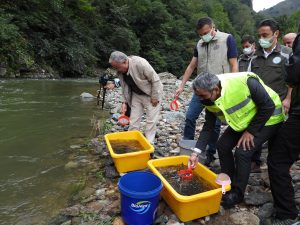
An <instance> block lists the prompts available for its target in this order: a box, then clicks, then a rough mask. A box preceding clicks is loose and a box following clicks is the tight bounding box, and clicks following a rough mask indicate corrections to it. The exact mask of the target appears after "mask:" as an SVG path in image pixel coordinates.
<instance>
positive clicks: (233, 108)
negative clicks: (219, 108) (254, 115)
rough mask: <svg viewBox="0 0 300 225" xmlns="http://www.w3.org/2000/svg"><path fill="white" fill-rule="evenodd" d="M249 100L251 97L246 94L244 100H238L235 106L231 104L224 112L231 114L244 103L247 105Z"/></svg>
mask: <svg viewBox="0 0 300 225" xmlns="http://www.w3.org/2000/svg"><path fill="white" fill-rule="evenodd" d="M250 101H251V98H250V97H249V96H248V97H247V98H246V99H245V100H244V101H242V102H240V103H239V104H236V105H235V106H232V107H231V108H229V109H226V112H227V113H228V114H232V113H234V112H236V111H238V110H239V109H241V108H243V107H244V106H245V105H247V104H248V103H249V102H250Z"/></svg>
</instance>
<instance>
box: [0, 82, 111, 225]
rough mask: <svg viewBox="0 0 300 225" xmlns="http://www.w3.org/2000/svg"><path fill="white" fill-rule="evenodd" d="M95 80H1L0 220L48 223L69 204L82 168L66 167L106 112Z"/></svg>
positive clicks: (8, 222)
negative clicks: (74, 146) (84, 95)
mask: <svg viewBox="0 0 300 225" xmlns="http://www.w3.org/2000/svg"><path fill="white" fill-rule="evenodd" d="M97 88H98V86H97V81H95V80H93V81H92V80H90V81H88V80H0V165H1V167H0V168H1V169H0V224H18V225H22V224H46V223H47V222H48V221H49V220H50V218H51V217H52V216H54V215H56V214H57V213H58V212H59V210H60V209H61V208H63V207H66V206H67V203H68V200H69V199H70V197H71V195H72V190H74V185H75V184H76V183H77V182H78V181H79V180H80V179H81V176H82V170H79V169H72V170H68V169H65V164H66V163H67V162H68V161H69V158H68V156H69V155H70V152H72V151H74V150H72V149H71V148H70V146H71V145H72V144H78V140H79V139H81V140H84V139H86V140H89V139H91V138H93V137H92V134H93V125H94V124H93V120H94V119H95V118H97V119H98V118H100V119H101V118H102V119H104V117H106V116H107V113H103V111H101V110H100V108H99V106H97V105H96V100H95V99H91V100H90V101H86V100H83V99H82V98H80V94H81V93H82V92H89V93H91V94H93V95H96V90H97Z"/></svg>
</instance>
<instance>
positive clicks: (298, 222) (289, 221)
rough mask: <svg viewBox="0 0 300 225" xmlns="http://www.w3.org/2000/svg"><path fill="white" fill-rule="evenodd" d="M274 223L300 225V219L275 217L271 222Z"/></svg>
mask: <svg viewBox="0 0 300 225" xmlns="http://www.w3.org/2000/svg"><path fill="white" fill-rule="evenodd" d="M271 224H272V225H300V220H299V218H298V217H297V218H296V219H285V220H280V219H274V220H273V221H272V223H271Z"/></svg>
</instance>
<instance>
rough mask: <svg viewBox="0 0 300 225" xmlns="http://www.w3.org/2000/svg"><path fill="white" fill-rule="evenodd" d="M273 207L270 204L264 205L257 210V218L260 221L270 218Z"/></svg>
mask: <svg viewBox="0 0 300 225" xmlns="http://www.w3.org/2000/svg"><path fill="white" fill-rule="evenodd" d="M273 210H274V207H273V204H272V203H266V204H264V205H263V206H262V207H260V208H259V210H258V217H259V218H260V219H261V220H262V219H265V218H269V217H271V215H272V213H273Z"/></svg>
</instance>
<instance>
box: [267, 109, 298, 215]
mask: <svg viewBox="0 0 300 225" xmlns="http://www.w3.org/2000/svg"><path fill="white" fill-rule="evenodd" d="M299 153H300V115H297V116H295V115H290V116H289V118H288V119H287V121H286V122H285V123H284V124H283V125H282V127H281V128H280V130H279V132H278V134H277V135H276V138H275V139H274V141H273V142H272V143H270V148H269V155H268V160H267V162H268V170H269V178H270V183H271V191H272V195H273V199H274V208H275V210H276V214H277V217H278V218H279V219H289V218H291V219H294V218H296V217H297V215H298V210H297V208H296V203H295V200H294V195H295V194H294V188H293V186H292V178H291V176H290V173H289V171H290V167H291V166H292V164H293V163H294V162H295V161H296V160H297V159H298V155H299Z"/></svg>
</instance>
